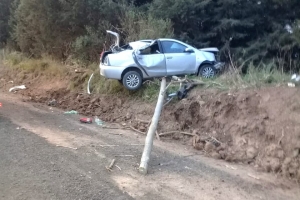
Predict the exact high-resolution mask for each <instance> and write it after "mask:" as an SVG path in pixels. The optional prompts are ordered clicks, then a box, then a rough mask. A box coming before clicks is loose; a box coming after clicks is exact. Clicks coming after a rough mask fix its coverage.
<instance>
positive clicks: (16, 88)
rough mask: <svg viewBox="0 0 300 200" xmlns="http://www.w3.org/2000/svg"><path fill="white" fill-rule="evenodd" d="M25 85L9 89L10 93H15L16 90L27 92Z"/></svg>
mask: <svg viewBox="0 0 300 200" xmlns="http://www.w3.org/2000/svg"><path fill="white" fill-rule="evenodd" d="M25 89H26V87H25V85H20V86H15V87H12V88H10V89H9V92H12V91H15V90H25Z"/></svg>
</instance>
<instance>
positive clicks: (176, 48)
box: [162, 41, 187, 53]
mask: <svg viewBox="0 0 300 200" xmlns="http://www.w3.org/2000/svg"><path fill="white" fill-rule="evenodd" d="M162 46H163V49H164V52H165V53H183V52H184V51H185V49H186V48H187V47H186V46H185V45H182V44H179V43H178V42H173V41H163V42H162Z"/></svg>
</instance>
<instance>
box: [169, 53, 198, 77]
mask: <svg viewBox="0 0 300 200" xmlns="http://www.w3.org/2000/svg"><path fill="white" fill-rule="evenodd" d="M165 56H166V66H167V75H168V76H172V75H181V74H192V73H194V69H195V66H196V55H195V53H166V54H165Z"/></svg>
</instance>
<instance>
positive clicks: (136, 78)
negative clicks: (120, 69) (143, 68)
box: [122, 71, 143, 90]
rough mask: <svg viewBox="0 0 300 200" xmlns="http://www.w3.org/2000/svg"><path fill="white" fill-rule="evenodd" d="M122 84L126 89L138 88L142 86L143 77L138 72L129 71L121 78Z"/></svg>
mask: <svg viewBox="0 0 300 200" xmlns="http://www.w3.org/2000/svg"><path fill="white" fill-rule="evenodd" d="M122 82H123V86H124V87H125V88H126V89H128V90H138V89H140V87H141V86H142V83H143V79H142V76H141V74H140V73H139V72H137V71H129V72H126V74H125V75H124V76H123V78H122Z"/></svg>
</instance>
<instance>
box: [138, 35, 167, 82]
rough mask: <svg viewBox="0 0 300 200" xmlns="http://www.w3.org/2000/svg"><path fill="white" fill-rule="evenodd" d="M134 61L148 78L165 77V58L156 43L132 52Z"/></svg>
mask: <svg viewBox="0 0 300 200" xmlns="http://www.w3.org/2000/svg"><path fill="white" fill-rule="evenodd" d="M133 56H134V61H135V62H136V64H137V65H138V66H139V67H141V68H142V69H143V70H144V72H145V73H146V74H147V75H148V76H149V77H162V76H166V75H167V69H166V58H165V55H164V54H163V53H162V50H161V48H160V47H159V45H158V42H157V41H154V42H153V43H151V44H150V45H149V46H146V47H144V48H141V49H138V50H136V51H134V55H133Z"/></svg>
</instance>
